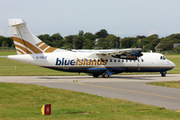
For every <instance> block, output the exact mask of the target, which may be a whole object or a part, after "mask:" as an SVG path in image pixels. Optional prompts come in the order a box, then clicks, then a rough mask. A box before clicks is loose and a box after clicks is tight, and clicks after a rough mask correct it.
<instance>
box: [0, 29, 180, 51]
mask: <svg viewBox="0 0 180 120" xmlns="http://www.w3.org/2000/svg"><path fill="white" fill-rule="evenodd" d="M37 37H38V38H39V39H41V40H42V41H43V42H45V43H46V44H48V45H50V46H53V47H57V48H61V49H115V48H138V47H140V48H142V49H143V51H149V50H153V51H155V47H156V48H157V49H160V50H162V51H168V50H173V44H174V43H180V34H171V35H169V36H167V37H163V38H159V36H158V35H157V34H153V35H150V36H144V35H143V36H140V35H138V36H136V37H125V38H121V37H118V36H116V35H114V34H109V33H108V32H107V30H105V29H101V30H100V31H98V32H96V33H95V34H92V33H90V32H86V33H84V31H83V30H80V31H79V33H78V34H76V35H68V36H65V37H64V38H63V37H62V36H61V35H60V33H55V34H53V35H49V34H42V35H38V36H37ZM0 47H14V43H13V39H12V37H3V36H0ZM177 50H179V51H180V46H178V47H177Z"/></svg>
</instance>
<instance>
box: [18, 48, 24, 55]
mask: <svg viewBox="0 0 180 120" xmlns="http://www.w3.org/2000/svg"><path fill="white" fill-rule="evenodd" d="M16 51H18V52H20V53H21V54H24V53H23V52H22V51H20V50H18V49H16Z"/></svg>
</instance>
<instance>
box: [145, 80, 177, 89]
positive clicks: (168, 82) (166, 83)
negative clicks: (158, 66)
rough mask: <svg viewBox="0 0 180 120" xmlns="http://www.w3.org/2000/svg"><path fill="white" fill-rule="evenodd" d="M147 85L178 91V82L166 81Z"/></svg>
mask: <svg viewBox="0 0 180 120" xmlns="http://www.w3.org/2000/svg"><path fill="white" fill-rule="evenodd" d="M147 84H149V85H156V86H162V87H171V88H177V89H180V81H167V82H164V81H161V82H153V83H147Z"/></svg>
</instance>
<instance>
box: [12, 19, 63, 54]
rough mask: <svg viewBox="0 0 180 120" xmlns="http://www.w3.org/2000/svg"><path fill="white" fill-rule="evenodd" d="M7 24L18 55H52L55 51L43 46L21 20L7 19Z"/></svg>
mask: <svg viewBox="0 0 180 120" xmlns="http://www.w3.org/2000/svg"><path fill="white" fill-rule="evenodd" d="M8 23H9V27H10V29H11V33H12V36H13V41H14V44H15V48H16V51H17V54H18V55H21V54H37V53H52V52H55V51H56V50H57V48H54V47H51V46H49V45H47V44H45V43H44V42H43V41H41V40H40V39H39V38H37V37H36V36H35V35H34V34H32V33H31V31H30V30H29V28H28V27H27V25H26V22H25V21H23V20H21V19H9V20H8ZM59 50H60V49H59Z"/></svg>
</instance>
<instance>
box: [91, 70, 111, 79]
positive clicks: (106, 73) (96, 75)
mask: <svg viewBox="0 0 180 120" xmlns="http://www.w3.org/2000/svg"><path fill="white" fill-rule="evenodd" d="M109 74H110V73H109ZM109 74H108V72H107V71H106V72H104V73H103V74H102V77H103V78H109V76H110V75H111V74H110V75H109ZM98 76H99V74H93V77H94V78H98Z"/></svg>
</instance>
